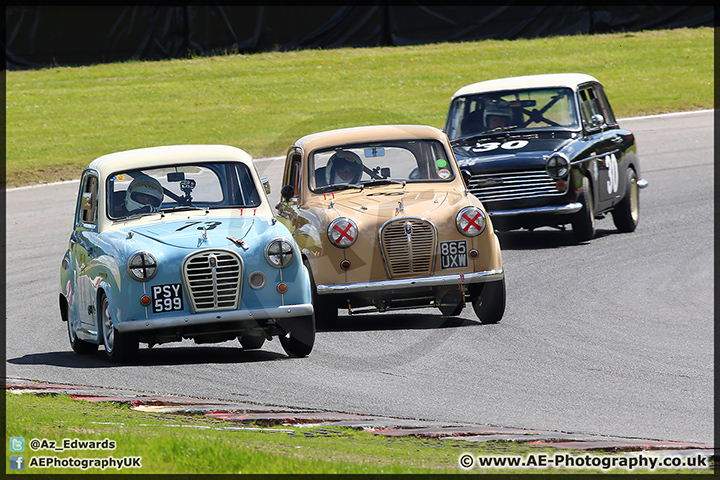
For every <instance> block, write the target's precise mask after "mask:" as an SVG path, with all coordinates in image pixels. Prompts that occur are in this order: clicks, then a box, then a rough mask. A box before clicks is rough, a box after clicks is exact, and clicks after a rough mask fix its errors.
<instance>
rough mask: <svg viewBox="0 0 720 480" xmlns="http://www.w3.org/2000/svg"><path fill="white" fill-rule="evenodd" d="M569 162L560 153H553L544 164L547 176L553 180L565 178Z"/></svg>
mask: <svg viewBox="0 0 720 480" xmlns="http://www.w3.org/2000/svg"><path fill="white" fill-rule="evenodd" d="M569 165H570V162H568V159H567V157H566V156H565V155H563V154H562V153H554V154H553V155H552V156H551V157H550V158H548V160H547V162H545V170H546V171H547V173H548V175H550V176H551V177H553V178H555V179H561V178H565V177H566V176H567V174H568V166H569Z"/></svg>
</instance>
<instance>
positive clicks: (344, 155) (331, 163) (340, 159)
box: [325, 150, 363, 185]
mask: <svg viewBox="0 0 720 480" xmlns="http://www.w3.org/2000/svg"><path fill="white" fill-rule="evenodd" d="M341 163H350V164H357V167H356V169H354V170H355V173H354V175H353V178H352V179H351V180H350V182H349V183H357V182H358V181H359V180H360V177H361V176H362V172H363V168H362V167H363V163H362V160H360V157H358V156H357V154H355V153H354V152H349V151H346V150H338V151H337V152H335V153H334V154H333V155H332V157H330V160H328V163H327V167H326V168H325V181H326V182H327V184H328V185H330V184H332V183H333V181H332V180H333V174H334V173H335V168H337V166H338V165H339V164H341ZM333 167H335V168H333Z"/></svg>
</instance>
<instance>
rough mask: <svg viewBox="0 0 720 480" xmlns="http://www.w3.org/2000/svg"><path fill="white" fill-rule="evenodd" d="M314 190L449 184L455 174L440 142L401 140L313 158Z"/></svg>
mask: <svg viewBox="0 0 720 480" xmlns="http://www.w3.org/2000/svg"><path fill="white" fill-rule="evenodd" d="M309 171H310V188H311V189H312V190H313V191H314V192H325V191H331V190H337V189H340V188H352V187H353V186H356V187H358V188H359V187H363V186H369V185H371V184H372V185H378V184H392V183H403V182H449V181H452V180H453V179H454V178H455V170H454V167H453V166H452V162H451V161H450V159H449V154H448V152H446V150H445V148H444V147H443V144H442V143H441V142H439V141H437V140H401V141H391V142H372V143H363V144H349V145H343V146H334V147H332V148H324V149H318V150H315V151H313V152H312V153H311V154H310V157H309Z"/></svg>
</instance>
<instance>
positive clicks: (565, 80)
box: [453, 73, 599, 98]
mask: <svg viewBox="0 0 720 480" xmlns="http://www.w3.org/2000/svg"><path fill="white" fill-rule="evenodd" d="M587 82H597V79H596V78H595V77H593V76H591V75H586V74H584V73H548V74H543V75H525V76H522V77H508V78H496V79H493V80H486V81H484V82H478V83H473V84H471V85H466V86H464V87H462V88H461V89H460V90H458V91H457V92H455V94H454V95H453V98H455V97H460V96H463V95H471V94H475V93H486V92H498V91H502V90H522V89H526V88H550V87H567V88H571V89H573V90H576V89H577V87H578V85H581V84H583V83H587ZM598 83H599V82H598Z"/></svg>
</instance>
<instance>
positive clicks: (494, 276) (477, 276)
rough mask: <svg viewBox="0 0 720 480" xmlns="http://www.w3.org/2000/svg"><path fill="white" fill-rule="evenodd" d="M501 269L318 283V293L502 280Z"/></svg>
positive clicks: (354, 291)
mask: <svg viewBox="0 0 720 480" xmlns="http://www.w3.org/2000/svg"><path fill="white" fill-rule="evenodd" d="M503 275H504V273H503V270H502V269H501V270H488V271H484V272H473V273H454V274H450V275H438V276H436V277H423V278H408V279H402V280H380V281H378V282H362V283H347V284H343V285H318V286H317V293H318V294H319V295H324V294H329V293H366V292H377V291H382V290H401V289H406V288H422V287H439V286H444V285H465V284H468V283H482V282H492V281H494V280H502V278H503Z"/></svg>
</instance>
